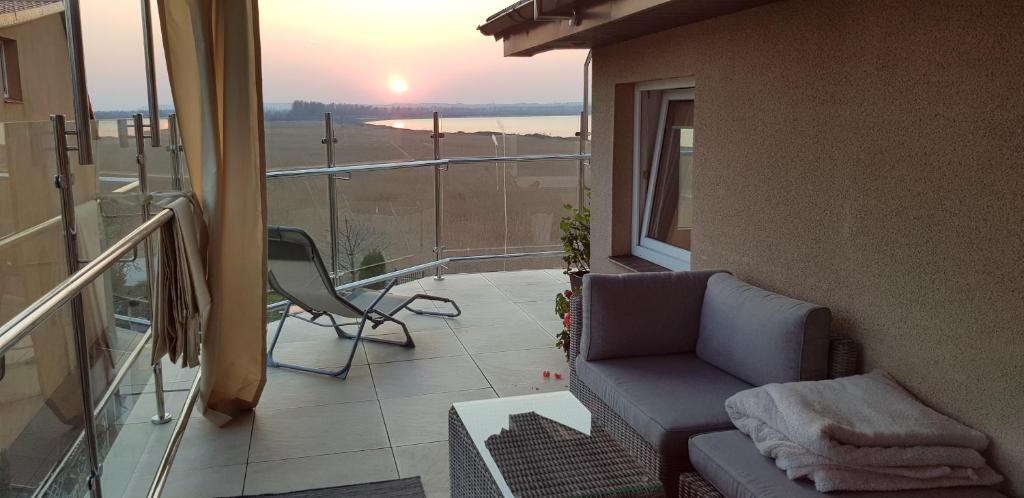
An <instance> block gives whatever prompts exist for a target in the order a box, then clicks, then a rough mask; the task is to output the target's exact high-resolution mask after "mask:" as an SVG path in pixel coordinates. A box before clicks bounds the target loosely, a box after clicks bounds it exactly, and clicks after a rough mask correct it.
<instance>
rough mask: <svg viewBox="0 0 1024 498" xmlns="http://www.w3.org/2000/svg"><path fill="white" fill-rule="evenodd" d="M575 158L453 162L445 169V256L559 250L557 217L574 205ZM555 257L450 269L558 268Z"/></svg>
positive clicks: (458, 264)
mask: <svg viewBox="0 0 1024 498" xmlns="http://www.w3.org/2000/svg"><path fill="white" fill-rule="evenodd" d="M577 167H578V163H577V162H576V161H557V160H547V161H537V162H513V161H495V162H492V163H477V164H452V165H451V167H450V168H449V170H448V171H447V172H445V173H444V223H443V229H444V234H443V235H444V246H445V253H444V254H445V256H449V257H458V256H482V255H509V254H521V253H534V252H546V251H557V250H560V249H561V244H560V241H559V236H560V234H561V232H560V231H559V220H560V219H561V217H562V216H563V215H564V214H565V213H566V210H565V209H564V205H565V204H575V203H576V195H577V193H576V192H577V191H576V183H577ZM559 265H560V260H559V259H558V258H557V257H552V256H543V257H528V258H515V259H497V260H491V261H474V262H456V263H453V264H452V265H451V267H450V269H449V271H451V272H455V273H465V272H482V271H501V270H520V269H527V268H557V267H559Z"/></svg>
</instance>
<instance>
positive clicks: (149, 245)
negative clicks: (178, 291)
mask: <svg viewBox="0 0 1024 498" xmlns="http://www.w3.org/2000/svg"><path fill="white" fill-rule="evenodd" d="M132 120H133V123H132V124H133V125H134V127H135V164H136V165H137V166H138V168H139V193H140V194H142V222H143V223H145V222H146V221H148V220H149V216H150V207H149V178H148V177H149V175H148V173H147V172H146V136H147V135H146V131H145V130H146V125H144V124H143V123H142V114H135V115H134V116H132ZM159 132H160V128H159V127H157V128H156V129H155V130H154V129H150V134H151V135H155V134H157V133H159ZM142 252H143V254H144V255H145V258H146V278H148V279H149V303H150V304H149V307H150V310H149V312H150V314H153V313H155V312H156V308H155V306H156V302H157V299H156V285H155V283H156V275H155V271H154V269H153V253H154V251H153V242H152V239H150V238H149V237H146V240H145V241H144V242H143V243H142ZM153 386H154V389H153V391H154V396H156V415H153V417H152V418H150V419H149V421H150V422H152V423H154V424H158V425H159V424H166V423H167V422H170V421H171V414H170V413H167V410H166V408H165V404H166V402H165V400H164V372H163V367H162V366H161V364H160V362H157V363H156V364H155V365H153Z"/></svg>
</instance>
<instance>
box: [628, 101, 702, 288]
mask: <svg viewBox="0 0 1024 498" xmlns="http://www.w3.org/2000/svg"><path fill="white" fill-rule="evenodd" d="M693 96H694V93H693V88H678V87H677V88H665V89H663V88H648V89H645V88H643V87H640V88H638V89H637V96H636V106H637V109H636V116H637V123H636V134H635V136H636V137H637V142H636V154H635V164H634V182H633V184H634V186H635V191H634V199H633V205H634V213H635V214H636V216H634V219H633V248H632V251H633V255H634V256H638V257H640V258H643V259H646V260H648V261H651V262H653V263H656V264H658V265H661V266H664V267H666V268H669V269H672V270H689V269H690V247H691V236H692V233H693V167H694V164H693V114H694V102H693Z"/></svg>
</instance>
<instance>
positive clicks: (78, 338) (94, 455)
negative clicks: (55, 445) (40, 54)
mask: <svg viewBox="0 0 1024 498" xmlns="http://www.w3.org/2000/svg"><path fill="white" fill-rule="evenodd" d="M50 122H51V123H52V124H53V142H54V152H55V154H56V159H57V176H56V177H55V178H54V181H55V184H56V187H57V188H58V189H59V190H60V211H61V222H62V227H63V229H64V251H65V256H66V258H67V270H68V275H73V274H74V273H75V272H77V271H78V267H79V261H80V260H79V257H78V227H77V224H76V222H75V194H74V192H73V190H72V189H73V188H74V175H73V174H72V173H71V164H70V161H69V160H68V151H69V150H74V148H73V147H68V143H67V136H68V131H67V123H66V120H65V118H64V116H62V115H60V114H56V115H52V116H50ZM76 131H77V130H76ZM69 304H70V305H71V327H72V330H73V333H74V343H75V357H76V359H77V362H78V382H79V388H80V390H81V395H82V399H81V401H82V419H83V422H84V423H85V428H84V430H85V444H86V448H85V453H86V456H87V458H88V463H89V483H88V485H89V492H90V493H91V494H92V496H93V498H102V496H103V489H102V485H101V482H100V476H101V475H102V473H103V470H102V467H101V464H100V454H99V444H98V441H97V438H96V418H95V416H94V414H93V406H92V405H93V402H92V399H93V398H92V396H93V393H92V364H91V361H90V359H89V341H88V339H87V337H86V331H85V310H84V309H83V307H82V294H81V293H78V294H76V295H75V297H73V298H72V299H71V301H70V303H69Z"/></svg>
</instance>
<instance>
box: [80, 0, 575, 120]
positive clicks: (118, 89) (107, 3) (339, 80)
mask: <svg viewBox="0 0 1024 498" xmlns="http://www.w3.org/2000/svg"><path fill="white" fill-rule="evenodd" d="M512 2H513V0H434V1H426V0H261V1H260V22H261V32H262V42H263V79H264V101H266V102H268V103H270V102H290V101H292V100H295V99H305V100H320V101H325V102H351V103H375V104H382V103H399V102H445V103H491V102H495V103H515V102H566V101H579V100H581V92H582V89H581V85H582V65H583V59H584V57H585V56H586V53H585V52H584V51H578V50H574V51H561V52H550V53H547V54H541V55H537V56H534V57H532V58H505V57H502V55H501V54H502V52H501V44H500V43H499V42H496V41H495V40H494V39H493V38H490V37H485V36H483V35H481V34H480V33H479V32H478V31H476V26H478V25H479V24H480V23H482V22H483V20H484V19H486V18H487V16H489V15H491V14H493V13H495V12H497V11H498V10H501V9H502V8H504V7H506V6H508V5H509V4H511V3H512ZM153 5H154V9H155V6H156V2H155V1H154V2H153ZM82 24H83V31H84V42H83V43H84V45H85V53H86V70H87V73H88V82H89V93H90V94H91V96H92V100H93V105H94V106H95V108H96V109H98V110H111V109H135V108H140V107H143V106H144V105H145V102H146V87H145V73H144V67H145V66H144V59H143V52H142V29H141V21H140V14H139V1H138V0H90V1H88V2H83V3H82ZM156 24H159V23H158V20H157V19H156V18H155V16H154V25H156ZM155 27H156V28H157V30H158V32H157V34H156V39H157V40H156V41H157V43H158V44H159V41H160V36H159V27H158V26H155ZM158 49H159V47H158ZM162 58H163V54H162V52H160V53H158V57H157V59H158V61H157V65H158V78H159V80H160V88H159V92H160V101H161V104H167V103H170V89H169V87H168V86H167V83H166V76H165V75H164V72H165V69H164V64H163V59H162Z"/></svg>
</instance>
